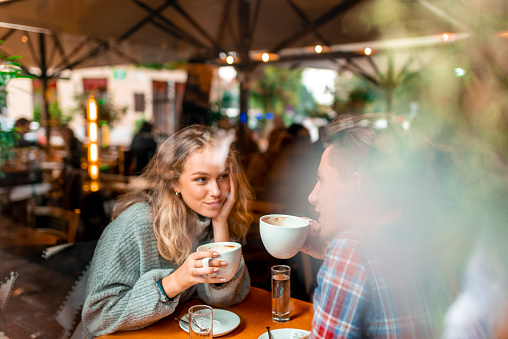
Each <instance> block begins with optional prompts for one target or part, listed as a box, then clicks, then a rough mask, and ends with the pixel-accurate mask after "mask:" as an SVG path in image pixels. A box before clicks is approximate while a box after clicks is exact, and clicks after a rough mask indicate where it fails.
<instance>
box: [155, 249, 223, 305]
mask: <svg viewBox="0 0 508 339" xmlns="http://www.w3.org/2000/svg"><path fill="white" fill-rule="evenodd" d="M218 256H219V253H217V252H212V251H198V252H194V253H192V254H191V255H189V256H188V257H187V259H185V261H184V263H183V264H182V265H181V266H180V267H179V268H178V269H177V270H176V271H174V272H173V273H172V274H170V275H168V276H167V277H164V278H163V279H162V287H163V288H164V292H166V295H167V296H168V297H170V298H173V297H174V296H176V295H177V294H178V293H180V292H182V291H185V290H186V289H188V288H189V287H191V286H194V285H196V284H200V283H206V284H217V283H223V282H224V281H225V279H224V278H222V277H214V276H213V274H214V273H217V272H218V271H219V268H220V267H224V266H227V264H228V263H227V262H226V261H222V260H210V261H209V262H208V265H209V266H210V267H203V259H205V258H215V257H218Z"/></svg>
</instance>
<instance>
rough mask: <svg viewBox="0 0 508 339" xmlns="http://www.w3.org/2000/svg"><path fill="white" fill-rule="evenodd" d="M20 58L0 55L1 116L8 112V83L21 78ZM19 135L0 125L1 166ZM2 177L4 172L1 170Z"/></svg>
mask: <svg viewBox="0 0 508 339" xmlns="http://www.w3.org/2000/svg"><path fill="white" fill-rule="evenodd" d="M18 59H19V57H18V56H11V57H7V56H5V55H3V54H0V114H5V112H6V111H7V94H8V92H7V83H8V82H9V81H10V80H11V79H14V78H19V77H21V67H20V65H19V64H18V63H17V61H16V60H18ZM16 139H17V134H16V133H13V131H4V130H3V129H2V126H1V124H0V166H1V165H2V164H3V162H4V160H5V159H6V158H8V157H9V153H10V150H11V149H12V148H13V147H14V146H15V145H16ZM0 176H3V172H2V171H1V170H0Z"/></svg>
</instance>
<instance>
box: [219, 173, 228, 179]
mask: <svg viewBox="0 0 508 339" xmlns="http://www.w3.org/2000/svg"><path fill="white" fill-rule="evenodd" d="M227 178H229V174H223V175H221V176H220V177H219V179H227Z"/></svg>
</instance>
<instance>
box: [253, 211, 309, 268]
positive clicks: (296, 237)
mask: <svg viewBox="0 0 508 339" xmlns="http://www.w3.org/2000/svg"><path fill="white" fill-rule="evenodd" d="M259 232H260V233H261V240H262V241H263V245H264V246H265V248H266V250H267V251H268V253H270V254H271V255H272V256H273V257H275V258H279V259H288V258H291V257H293V256H295V255H296V254H297V253H298V252H299V251H300V249H301V248H302V246H303V244H304V243H305V240H306V239H307V235H308V234H309V221H308V220H305V219H303V218H299V217H295V216H292V215H284V214H270V215H265V216H262V217H261V218H260V219H259Z"/></svg>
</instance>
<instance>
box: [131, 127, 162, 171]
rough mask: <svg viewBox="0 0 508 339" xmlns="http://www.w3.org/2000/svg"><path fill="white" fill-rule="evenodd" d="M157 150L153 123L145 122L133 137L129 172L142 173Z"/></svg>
mask: <svg viewBox="0 0 508 339" xmlns="http://www.w3.org/2000/svg"><path fill="white" fill-rule="evenodd" d="M156 150H157V142H155V139H154V137H153V135H152V124H150V123H149V122H146V121H145V122H143V124H142V125H141V128H140V130H139V132H138V133H137V134H136V135H135V136H134V139H132V143H131V148H130V156H131V160H130V164H129V166H127V168H128V169H129V170H128V173H129V174H134V175H140V174H141V172H142V171H143V169H144V168H145V167H146V165H148V163H149V162H150V159H152V157H153V155H154V154H155V151H156Z"/></svg>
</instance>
